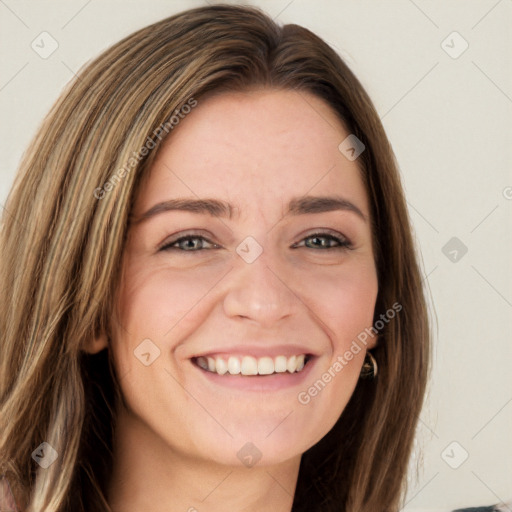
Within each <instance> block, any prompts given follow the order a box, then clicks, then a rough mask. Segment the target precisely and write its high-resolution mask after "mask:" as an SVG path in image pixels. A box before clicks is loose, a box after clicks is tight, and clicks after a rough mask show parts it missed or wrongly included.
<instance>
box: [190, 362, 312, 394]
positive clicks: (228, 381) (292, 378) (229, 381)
mask: <svg viewBox="0 0 512 512" xmlns="http://www.w3.org/2000/svg"><path fill="white" fill-rule="evenodd" d="M316 360H317V358H316V357H311V359H310V360H309V361H308V362H307V364H306V365H305V366H304V368H303V369H302V370H301V371H300V372H294V373H289V372H283V373H273V374H271V375H241V374H240V375H230V374H229V373H225V374H224V375H219V374H218V373H215V372H210V371H207V370H203V369H202V368H200V367H199V366H197V365H196V364H194V363H192V365H193V366H194V368H196V370H197V371H199V372H200V373H201V374H202V375H203V376H204V377H205V378H206V379H207V380H208V382H211V383H214V384H218V385H220V386H225V387H228V388H232V389H237V390H242V391H259V392H267V391H279V390H281V389H287V388H292V387H294V386H298V385H300V384H302V383H303V382H304V380H305V379H306V377H307V376H308V374H309V373H310V372H311V369H312V368H313V366H314V365H315V363H316Z"/></svg>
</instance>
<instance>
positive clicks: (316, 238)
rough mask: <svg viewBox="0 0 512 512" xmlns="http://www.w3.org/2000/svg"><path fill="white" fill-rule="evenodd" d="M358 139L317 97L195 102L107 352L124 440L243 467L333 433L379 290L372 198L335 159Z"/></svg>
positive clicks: (140, 230)
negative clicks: (121, 406)
mask: <svg viewBox="0 0 512 512" xmlns="http://www.w3.org/2000/svg"><path fill="white" fill-rule="evenodd" d="M348 135H349V133H348V132H347V131H345V129H344V128H343V126H342V125H341V123H340V122H339V120H338V119H337V117H336V115H335V114H334V112H333V111H332V110H331V109H330V108H329V107H328V106H327V105H326V104H325V103H324V102H323V101H322V100H321V99H319V98H317V97H315V96H312V95H310V94H307V93H304V92H301V93H298V92H293V91H275V90H257V91H251V92H247V93H236V94H235V93H229V94H228V93H226V94H223V95H218V96H213V97H210V98H208V99H205V100H201V99H199V101H198V105H197V107H196V108H194V109H193V110H192V112H191V113H190V114H188V115H187V116H186V117H185V118H184V119H182V120H181V121H180V123H179V125H178V126H177V127H175V128H174V130H173V133H172V136H171V137H169V138H168V139H167V140H166V142H165V144H164V145H163V147H162V148H161V149H160V152H159V154H158V157H157V159H156V161H155V163H154V165H153V166H152V168H151V173H150V176H149V179H148V180H147V181H146V182H145V183H144V185H143V186H142V188H141V189H140V191H139V194H138V196H137V200H136V203H135V207H134V212H133V214H134V219H135V220H134V221H133V223H132V224H131V225H130V228H129V233H128V239H127V243H126V247H125V252H124V256H123V272H122V279H121V285H120V288H119V290H118V296H117V322H114V325H115V326H117V327H115V329H114V333H113V339H112V343H111V349H112V350H113V356H114V361H115V365H116V370H117V373H118V375H119V376H120V378H121V389H122V393H123V396H124V399H125V402H126V410H123V411H121V412H120V419H119V421H120V422H124V428H130V429H137V430H138V431H139V432H140V433H141V436H144V437H145V439H146V441H148V442H150V443H153V446H154V447H158V450H164V451H168V453H169V454H175V455H180V456H183V455H186V456H190V457H193V458H195V459H197V458H199V459H205V460H209V461H210V462H212V461H213V462H217V463H223V464H237V465H240V464H246V465H251V464H253V463H254V462H255V461H257V460H258V458H259V457H261V459H260V460H259V462H258V463H259V464H274V463H278V462H282V461H286V460H290V459H292V458H294V457H298V456H300V454H302V453H303V452H304V451H305V450H307V449H308V448H309V447H311V446H312V445H313V444H315V443H316V442H317V441H319V440H320V439H321V438H322V437H323V436H324V435H325V434H326V433H327V432H328V431H329V430H330V429H331V427H332V426H333V425H334V423H335V422H336V420H337V419H338V418H339V416H340V414H341V413H342V411H343V409H344V408H345V406H346V404H347V402H348V400H349V398H350V396H351V395H352V392H353V390H354V388H355V386H356V384H357V382H358V377H359V373H360V369H361V365H362V363H363V360H364V352H365V351H364V347H363V350H361V349H360V350H359V351H356V350H355V349H354V348H353V347H354V344H353V343H352V342H353V341H354V340H355V339H356V338H357V336H358V335H359V334H360V333H361V332H363V331H364V330H365V328H369V327H371V325H372V320H373V313H374V306H375V301H376V297H377V288H378V285H377V276H376V268H375V264H374V254H373V251H372V242H371V241H372V238H371V229H370V217H369V213H370V212H369V205H368V198H367V194H366V192H365V187H364V185H363V182H362V179H361V176H360V170H359V168H358V165H357V160H356V161H351V160H349V159H347V158H346V157H345V156H344V154H343V153H342V152H341V151H340V150H339V149H338V146H339V145H340V143H341V142H342V141H343V140H344V139H345V138H346V137H347V136H348ZM320 198H323V199H320ZM328 198H330V199H328ZM184 237H187V238H184ZM372 345H373V342H372V343H368V345H367V346H366V348H368V347H371V346H372ZM351 347H352V348H351ZM347 351H348V352H350V353H351V357H347V356H346V353H347ZM304 356H305V358H304ZM303 359H305V361H306V363H305V366H304V368H302V369H301V367H302V363H301V362H302V360H303ZM342 361H343V362H342ZM202 366H203V367H206V368H203V367H202ZM208 366H209V369H208ZM340 367H341V369H340ZM212 370H213V371H212ZM239 372H241V373H239ZM326 375H327V377H326ZM329 376H330V378H329ZM315 383H316V384H315ZM313 388H314V389H313ZM315 390H316V392H315ZM142 433H144V434H142Z"/></svg>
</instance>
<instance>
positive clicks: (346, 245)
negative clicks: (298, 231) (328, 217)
mask: <svg viewBox="0 0 512 512" xmlns="http://www.w3.org/2000/svg"><path fill="white" fill-rule="evenodd" d="M311 238H325V239H327V240H330V241H334V242H336V243H337V244H338V245H336V246H332V247H325V248H324V249H322V250H329V251H332V250H347V249H351V248H352V244H351V243H350V242H349V241H348V240H347V239H343V238H340V237H338V236H335V235H333V234H331V233H326V232H318V233H312V234H310V235H308V236H306V237H304V238H303V239H302V240H301V241H300V242H299V243H301V242H303V241H304V240H308V239H311ZM194 239H200V240H204V241H205V242H207V243H209V244H211V245H213V247H210V248H208V249H205V248H200V249H191V250H186V249H180V248H179V247H173V246H174V245H176V244H179V243H180V242H183V241H190V240H194ZM219 247H220V246H219V245H217V244H214V243H213V242H210V240H208V239H207V238H205V237H204V236H202V235H193V234H190V235H185V236H181V237H180V238H177V239H176V240H174V241H172V242H169V243H167V244H165V245H163V246H162V247H161V248H160V249H159V251H178V250H179V251H182V252H199V251H204V250H212V249H218V248H219ZM299 247H300V246H299V245H298V244H294V245H293V246H292V248H293V249H298V248H299ZM306 248H307V249H314V248H312V247H306Z"/></svg>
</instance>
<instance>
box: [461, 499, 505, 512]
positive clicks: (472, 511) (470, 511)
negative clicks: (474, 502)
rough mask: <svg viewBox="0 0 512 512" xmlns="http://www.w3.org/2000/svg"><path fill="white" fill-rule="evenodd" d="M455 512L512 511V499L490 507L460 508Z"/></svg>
mask: <svg viewBox="0 0 512 512" xmlns="http://www.w3.org/2000/svg"><path fill="white" fill-rule="evenodd" d="M453 512H512V500H510V501H508V502H507V503H500V504H498V505H490V506H488V507H472V508H458V509H457V510H453Z"/></svg>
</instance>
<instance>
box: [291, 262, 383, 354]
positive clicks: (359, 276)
mask: <svg viewBox="0 0 512 512" xmlns="http://www.w3.org/2000/svg"><path fill="white" fill-rule="evenodd" d="M301 277H302V285H301V288H302V295H303V297H305V298H307V300H308V301H309V303H310V304H311V309H312V310H313V311H314V312H315V314H316V315H317V316H318V319H319V320H320V321H321V322H322V323H323V325H324V328H325V329H326V331H327V334H328V336H329V338H330V340H331V343H332V345H333V346H332V349H333V352H335V353H336V352H338V353H339V352H340V351H345V350H346V347H347V346H349V345H350V343H351V341H352V340H353V339H354V338H356V337H357V335H358V334H360V333H361V332H362V331H364V329H365V328H368V327H370V326H371V325H372V322H373V315H374V310H375V303H376V299H377V292H378V283H377V275H376V271H375V267H374V265H373V264H372V263H368V264H367V265H361V264H359V265H347V266H346V267H343V268H340V269H337V270H333V269H332V268H331V269H322V270H320V271H318V272H315V273H310V274H308V273H304V274H303V275H302V276H301Z"/></svg>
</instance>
